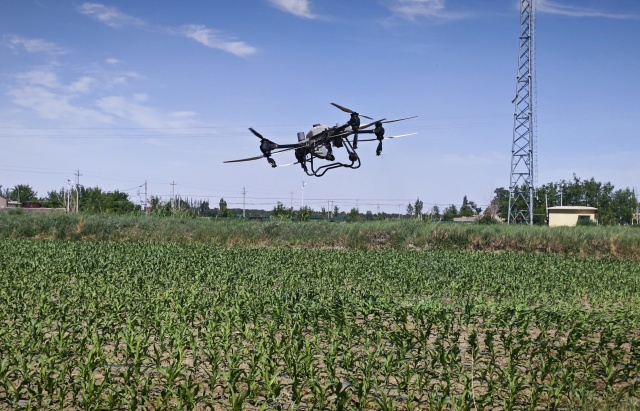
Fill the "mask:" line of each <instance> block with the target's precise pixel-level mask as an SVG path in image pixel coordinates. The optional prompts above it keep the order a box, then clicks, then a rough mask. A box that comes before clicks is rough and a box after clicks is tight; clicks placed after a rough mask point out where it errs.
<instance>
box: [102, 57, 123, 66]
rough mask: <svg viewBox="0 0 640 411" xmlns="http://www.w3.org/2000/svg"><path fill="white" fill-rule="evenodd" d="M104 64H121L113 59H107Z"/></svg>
mask: <svg viewBox="0 0 640 411" xmlns="http://www.w3.org/2000/svg"><path fill="white" fill-rule="evenodd" d="M105 62H106V63H107V64H112V65H116V64H120V63H122V62H121V61H120V60H118V59H114V58H108V59H106V60H105Z"/></svg>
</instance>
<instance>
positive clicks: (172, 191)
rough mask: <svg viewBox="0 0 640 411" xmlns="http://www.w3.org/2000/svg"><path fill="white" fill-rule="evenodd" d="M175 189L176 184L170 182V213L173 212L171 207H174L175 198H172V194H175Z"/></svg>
mask: <svg viewBox="0 0 640 411" xmlns="http://www.w3.org/2000/svg"><path fill="white" fill-rule="evenodd" d="M175 188H176V183H175V181H172V182H171V200H170V202H171V211H172V212H173V207H174V204H173V203H174V200H175V197H174V196H175V194H174V193H175Z"/></svg>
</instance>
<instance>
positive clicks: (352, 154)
mask: <svg viewBox="0 0 640 411" xmlns="http://www.w3.org/2000/svg"><path fill="white" fill-rule="evenodd" d="M344 147H345V148H346V149H347V152H348V153H349V161H351V162H350V163H341V162H339V161H337V162H334V163H331V164H325V165H323V166H320V167H317V168H316V167H315V165H314V163H313V159H314V156H313V154H311V153H307V154H308V155H306V157H305V160H304V161H300V164H301V165H302V168H303V169H304V171H305V173H307V175H308V176H315V177H322V176H323V175H324V174H325V173H326V172H327V171H329V170H333V169H334V168H340V167H346V168H352V169H356V168H359V167H360V157H358V154H357V153H356V151H355V149H354V147H353V146H352V145H351V143H350V142H349V140H346V139H345V142H344ZM324 160H328V161H333V160H335V157H334V156H333V155H331V158H329V156H327V157H326V158H324ZM305 163H309V164H310V168H311V170H309V168H308V167H307V166H306V165H305Z"/></svg>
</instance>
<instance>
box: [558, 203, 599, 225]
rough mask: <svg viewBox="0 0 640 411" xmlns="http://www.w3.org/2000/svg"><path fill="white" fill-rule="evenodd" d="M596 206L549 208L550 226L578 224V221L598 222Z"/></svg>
mask: <svg viewBox="0 0 640 411" xmlns="http://www.w3.org/2000/svg"><path fill="white" fill-rule="evenodd" d="M597 212H598V209H597V208H595V207H585V206H558V207H549V208H548V218H549V227H559V226H576V225H578V223H589V222H591V223H596V222H597V221H598V220H596V213H597Z"/></svg>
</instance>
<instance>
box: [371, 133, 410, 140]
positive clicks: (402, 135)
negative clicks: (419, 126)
mask: <svg viewBox="0 0 640 411" xmlns="http://www.w3.org/2000/svg"><path fill="white" fill-rule="evenodd" d="M416 134H418V133H409V134H400V135H399V136H389V137H385V138H383V140H391V139H392V138H400V137H407V136H413V135H416ZM360 141H380V140H378V139H377V138H363V139H361V140H360Z"/></svg>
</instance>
